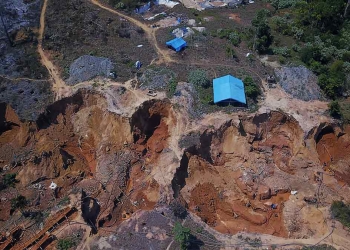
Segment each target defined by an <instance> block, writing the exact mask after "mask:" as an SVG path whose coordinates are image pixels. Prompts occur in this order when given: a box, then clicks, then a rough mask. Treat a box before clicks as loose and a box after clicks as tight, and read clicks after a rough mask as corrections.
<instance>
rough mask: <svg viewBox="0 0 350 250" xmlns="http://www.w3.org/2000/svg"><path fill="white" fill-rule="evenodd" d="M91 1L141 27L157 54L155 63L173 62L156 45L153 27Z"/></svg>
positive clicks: (92, 0) (96, 1)
mask: <svg viewBox="0 0 350 250" xmlns="http://www.w3.org/2000/svg"><path fill="white" fill-rule="evenodd" d="M90 1H91V3H93V4H94V5H96V6H98V7H100V8H102V9H105V10H107V11H109V12H111V13H114V14H117V15H118V16H120V17H122V18H124V19H126V20H128V21H129V22H131V23H133V24H135V25H136V26H139V27H140V28H142V29H143V30H144V31H145V33H146V35H147V37H148V40H149V41H150V43H151V44H152V45H153V46H154V48H155V50H156V52H157V54H158V61H157V64H161V63H170V62H175V61H174V60H173V59H172V58H171V57H170V55H169V53H168V52H167V51H166V50H163V49H161V48H160V47H159V46H158V42H157V38H156V32H155V31H156V30H155V29H152V28H150V27H149V26H147V25H146V24H144V23H142V22H140V21H139V20H137V19H135V18H132V17H130V16H127V15H125V14H123V13H121V12H119V11H117V10H114V9H111V8H109V7H108V6H105V5H103V4H102V3H100V2H99V1H98V0H90Z"/></svg>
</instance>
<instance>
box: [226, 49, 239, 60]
mask: <svg viewBox="0 0 350 250" xmlns="http://www.w3.org/2000/svg"><path fill="white" fill-rule="evenodd" d="M226 54H227V56H228V57H229V58H237V55H236V51H235V50H234V49H233V48H231V47H226Z"/></svg>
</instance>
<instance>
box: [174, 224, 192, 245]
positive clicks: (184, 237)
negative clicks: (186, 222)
mask: <svg viewBox="0 0 350 250" xmlns="http://www.w3.org/2000/svg"><path fill="white" fill-rule="evenodd" d="M173 234H174V239H175V241H177V242H178V243H179V244H180V248H181V250H186V249H188V247H189V245H190V237H191V230H190V229H189V228H187V227H184V226H182V225H181V223H180V222H176V223H175V226H174V228H173Z"/></svg>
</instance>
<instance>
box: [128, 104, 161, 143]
mask: <svg viewBox="0 0 350 250" xmlns="http://www.w3.org/2000/svg"><path fill="white" fill-rule="evenodd" d="M155 103H156V102H155V101H148V102H145V103H144V104H143V105H142V107H140V108H139V109H138V110H137V111H136V112H135V113H134V114H133V115H132V117H131V122H130V127H131V132H132V134H133V140H134V143H135V142H138V141H139V140H142V144H144V143H146V142H147V140H148V139H149V138H150V137H151V136H152V135H153V133H154V131H155V130H156V129H157V127H158V126H159V125H160V123H161V120H162V116H161V114H159V113H153V114H151V113H150V109H151V107H152V106H154V105H155Z"/></svg>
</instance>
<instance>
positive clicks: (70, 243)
mask: <svg viewBox="0 0 350 250" xmlns="http://www.w3.org/2000/svg"><path fill="white" fill-rule="evenodd" d="M75 245H76V244H75V242H74V240H73V239H72V238H64V239H59V240H58V242H57V249H59V250H68V249H70V248H73V247H74V246H75Z"/></svg>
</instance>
